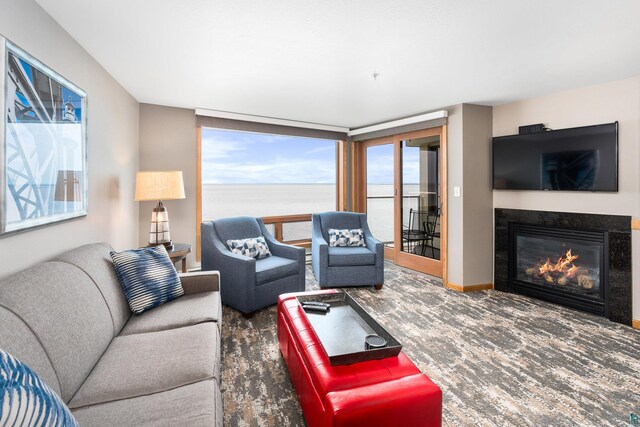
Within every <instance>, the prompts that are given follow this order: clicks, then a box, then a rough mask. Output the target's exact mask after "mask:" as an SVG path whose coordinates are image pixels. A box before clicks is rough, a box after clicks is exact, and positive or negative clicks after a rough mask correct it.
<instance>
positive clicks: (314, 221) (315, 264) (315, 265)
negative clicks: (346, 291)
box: [311, 214, 329, 287]
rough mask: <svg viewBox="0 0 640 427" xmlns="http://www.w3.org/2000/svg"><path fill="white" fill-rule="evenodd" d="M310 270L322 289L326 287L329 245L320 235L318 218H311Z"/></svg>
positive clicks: (314, 215) (316, 216)
mask: <svg viewBox="0 0 640 427" xmlns="http://www.w3.org/2000/svg"><path fill="white" fill-rule="evenodd" d="M311 268H312V270H313V274H314V275H315V276H316V279H317V280H318V284H319V285H320V286H321V287H322V286H325V285H327V275H328V274H327V271H328V268H329V245H328V244H327V241H326V240H325V239H324V236H323V235H322V228H321V226H320V216H319V215H318V214H313V215H312V216H311Z"/></svg>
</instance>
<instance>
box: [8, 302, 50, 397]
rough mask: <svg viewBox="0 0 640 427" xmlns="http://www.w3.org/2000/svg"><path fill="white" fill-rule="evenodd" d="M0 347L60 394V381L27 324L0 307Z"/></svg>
mask: <svg viewBox="0 0 640 427" xmlns="http://www.w3.org/2000/svg"><path fill="white" fill-rule="evenodd" d="M0 349H2V350H5V351H7V352H8V353H10V354H12V355H13V356H14V357H16V358H18V359H19V360H20V361H21V362H22V363H24V364H25V365H27V366H28V367H30V368H31V369H32V370H33V371H34V372H35V373H36V374H38V376H39V377H40V378H42V380H43V381H44V382H45V383H46V384H47V385H48V386H49V387H51V389H53V390H54V391H55V392H56V393H58V394H60V383H59V382H58V377H57V376H56V372H55V371H54V370H53V365H51V361H50V360H49V357H48V356H47V353H46V352H45V351H44V348H43V347H42V345H41V344H40V343H39V342H38V337H36V336H35V335H34V334H33V332H32V331H31V329H29V326H27V324H26V323H24V321H23V320H22V319H20V318H19V317H18V316H16V315H15V314H13V313H12V312H10V311H9V310H7V309H5V308H2V307H0Z"/></svg>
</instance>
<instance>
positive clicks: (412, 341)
mask: <svg viewBox="0 0 640 427" xmlns="http://www.w3.org/2000/svg"><path fill="white" fill-rule="evenodd" d="M385 269H386V272H385V286H384V288H383V289H382V290H381V291H375V290H374V289H373V288H351V289H347V290H348V291H349V293H350V294H351V295H352V296H354V297H355V298H356V299H357V300H358V301H359V302H360V303H361V305H363V306H364V307H365V308H366V309H368V310H369V312H370V313H371V314H372V315H373V317H374V318H376V319H377V320H378V321H379V322H380V323H381V324H383V325H384V326H385V327H386V329H387V330H389V332H391V333H392V334H393V335H394V336H395V337H396V338H397V339H398V340H399V341H400V342H401V343H402V344H403V351H404V352H405V353H406V354H407V355H408V356H409V358H411V359H412V360H413V361H414V362H415V363H416V365H418V367H419V368H420V369H421V370H422V372H424V373H425V374H427V375H428V376H429V377H430V378H431V379H432V380H433V381H434V382H435V383H436V384H438V385H439V386H440V387H441V388H442V391H443V396H444V408H443V418H444V423H443V424H444V425H446V426H624V425H627V422H628V420H629V414H630V413H631V412H635V413H640V331H636V330H633V329H631V328H630V327H626V326H622V325H619V324H616V323H612V322H609V321H608V320H606V319H604V318H600V317H596V316H592V315H589V314H585V313H581V312H577V311H573V310H570V309H565V308H562V307H559V306H556V305H553V304H549V303H546V302H542V301H538V300H535V299H531V298H528V297H524V296H518V295H513V294H507V293H502V292H497V291H483V292H473V293H466V294H463V293H459V292H454V291H451V290H448V289H444V288H443V287H442V285H441V283H440V281H439V280H438V279H435V278H433V277H430V276H426V275H423V274H420V273H416V272H414V271H411V270H407V269H403V268H400V267H397V266H395V265H393V264H390V263H387V264H386V265H385ZM317 288H318V286H317V283H316V281H315V279H314V278H313V274H312V273H311V271H310V269H308V270H307V289H317ZM223 319H224V323H223V348H222V357H223V373H222V381H223V385H222V393H223V401H224V412H225V414H224V419H225V425H226V426H239V427H242V426H304V419H303V417H302V413H301V410H300V405H299V404H298V400H297V397H296V395H295V392H294V391H293V387H292V386H291V382H290V381H289V377H288V374H287V370H286V367H285V365H284V362H283V360H282V357H281V356H280V352H279V349H278V341H277V337H276V321H275V319H276V308H275V307H271V308H268V309H265V310H262V311H260V312H258V313H256V314H255V316H254V317H253V318H251V319H249V320H246V319H244V318H243V317H242V316H241V315H240V314H239V313H238V312H237V311H235V310H233V309H231V308H229V307H224V315H223Z"/></svg>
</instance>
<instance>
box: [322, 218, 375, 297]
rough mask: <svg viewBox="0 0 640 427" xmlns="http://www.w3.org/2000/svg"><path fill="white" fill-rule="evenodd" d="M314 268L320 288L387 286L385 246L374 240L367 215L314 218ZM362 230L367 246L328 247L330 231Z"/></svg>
mask: <svg viewBox="0 0 640 427" xmlns="http://www.w3.org/2000/svg"><path fill="white" fill-rule="evenodd" d="M311 226H312V237H311V265H312V267H313V274H314V276H315V277H316V280H317V281H318V284H319V285H320V287H321V288H326V287H330V286H375V287H376V289H381V288H382V285H383V283H384V246H383V244H382V243H380V241H378V240H377V239H376V238H374V237H373V235H372V234H371V231H370V230H369V226H368V225H367V217H366V215H365V214H361V213H353V212H326V213H321V214H313V215H312V217H311ZM330 228H335V229H354V228H355V229H357V228H362V230H363V232H364V239H365V244H366V246H329V241H330V239H329V229H330Z"/></svg>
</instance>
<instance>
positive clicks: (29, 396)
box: [0, 349, 78, 427]
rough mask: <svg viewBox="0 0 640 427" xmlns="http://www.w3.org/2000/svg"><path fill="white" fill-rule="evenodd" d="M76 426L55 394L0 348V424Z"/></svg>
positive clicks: (67, 410) (25, 366) (35, 375)
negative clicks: (36, 421) (36, 423)
mask: <svg viewBox="0 0 640 427" xmlns="http://www.w3.org/2000/svg"><path fill="white" fill-rule="evenodd" d="M35 420H38V425H46V426H64V427H67V426H69V427H73V426H77V425H78V424H77V423H76V420H75V419H74V418H73V415H71V412H69V408H67V405H65V404H64V402H63V401H62V399H60V397H59V396H58V394H57V393H56V392H55V391H53V390H51V388H49V386H47V385H46V384H45V383H44V382H43V381H42V379H40V377H39V376H38V375H37V374H36V373H35V372H33V371H32V370H31V369H30V368H29V367H28V366H27V365H25V364H24V363H22V362H20V361H19V360H17V359H16V358H15V357H13V356H11V355H10V354H8V353H7V352H5V351H3V350H2V349H0V425H3V426H7V425H16V426H17V425H20V426H22V425H31V423H33V422H34V421H35Z"/></svg>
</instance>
